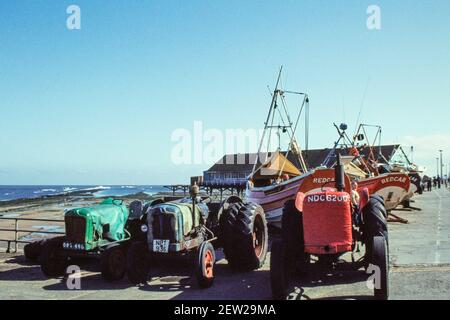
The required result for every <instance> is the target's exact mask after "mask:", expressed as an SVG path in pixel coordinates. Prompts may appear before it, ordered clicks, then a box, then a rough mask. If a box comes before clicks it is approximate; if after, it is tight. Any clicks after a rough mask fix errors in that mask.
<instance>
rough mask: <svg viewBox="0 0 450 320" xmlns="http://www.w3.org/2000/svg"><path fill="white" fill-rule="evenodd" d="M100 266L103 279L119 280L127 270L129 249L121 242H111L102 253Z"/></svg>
mask: <svg viewBox="0 0 450 320" xmlns="http://www.w3.org/2000/svg"><path fill="white" fill-rule="evenodd" d="M100 268H101V272H102V277H103V279H105V280H107V281H117V280H120V279H122V278H123V276H124V275H125V272H126V271H127V250H126V247H125V246H124V245H121V244H119V243H113V244H110V245H109V246H107V247H106V248H105V250H104V251H102V252H101V254H100Z"/></svg>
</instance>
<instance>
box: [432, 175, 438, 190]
mask: <svg viewBox="0 0 450 320" xmlns="http://www.w3.org/2000/svg"><path fill="white" fill-rule="evenodd" d="M436 186H437V179H436V177H433V188H434V189H436Z"/></svg>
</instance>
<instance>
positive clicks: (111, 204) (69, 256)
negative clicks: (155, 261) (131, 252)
mask: <svg viewBox="0 0 450 320" xmlns="http://www.w3.org/2000/svg"><path fill="white" fill-rule="evenodd" d="M152 204H153V203H148V204H147V205H146V207H150V206H151V205H152ZM141 210H142V208H140V202H139V203H138V202H132V203H131V204H130V208H129V209H128V208H127V206H126V205H125V204H124V203H123V201H122V200H116V199H111V198H109V199H106V200H104V201H103V202H101V203H100V204H98V205H95V206H92V207H84V208H76V209H71V210H69V211H67V212H66V213H65V215H64V221H65V229H66V232H65V235H64V236H61V237H55V238H51V239H48V240H46V241H45V242H43V244H42V248H41V250H40V251H41V252H40V254H39V258H38V259H39V262H40V265H41V269H42V271H43V273H44V274H45V275H46V276H49V277H55V276H61V275H64V273H65V271H66V267H67V266H68V265H69V264H70V261H71V260H74V259H76V258H87V257H97V258H100V266H101V273H102V276H103V278H104V279H106V280H109V281H113V280H120V279H122V278H123V276H124V274H125V272H126V255H127V250H128V247H129V245H130V243H131V242H132V241H139V240H142V239H143V236H145V233H144V232H142V231H141V228H140V226H141V225H142V224H143V222H142V221H141V220H140V218H141V217H140V215H139V214H136V212H140V211H141Z"/></svg>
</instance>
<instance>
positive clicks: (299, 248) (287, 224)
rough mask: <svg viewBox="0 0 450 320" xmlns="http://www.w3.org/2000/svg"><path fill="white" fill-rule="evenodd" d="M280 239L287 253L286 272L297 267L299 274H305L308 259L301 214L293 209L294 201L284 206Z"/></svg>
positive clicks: (289, 201) (287, 202)
mask: <svg viewBox="0 0 450 320" xmlns="http://www.w3.org/2000/svg"><path fill="white" fill-rule="evenodd" d="M281 237H282V239H283V241H284V243H285V247H286V251H287V252H288V255H287V260H286V263H287V264H288V266H287V270H288V271H289V272H291V271H293V270H294V269H296V267H297V269H299V270H298V271H299V272H300V273H304V272H306V268H307V265H308V262H309V259H310V257H309V255H308V254H306V253H305V240H304V237H303V219H302V213H301V212H300V211H299V210H298V209H297V208H296V207H295V201H294V200H288V201H286V203H285V204H284V208H283V216H282V220H281Z"/></svg>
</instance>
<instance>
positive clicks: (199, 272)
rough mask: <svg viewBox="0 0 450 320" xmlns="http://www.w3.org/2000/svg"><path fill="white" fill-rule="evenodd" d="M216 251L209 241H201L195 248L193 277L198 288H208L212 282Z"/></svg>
mask: <svg viewBox="0 0 450 320" xmlns="http://www.w3.org/2000/svg"><path fill="white" fill-rule="evenodd" d="M215 262H216V253H215V251H214V247H213V245H212V244H211V243H210V242H203V243H202V244H201V245H200V247H199V248H198V250H197V259H196V265H195V277H196V278H197V282H198V285H199V286H200V288H209V287H211V286H212V284H213V282H214V264H215Z"/></svg>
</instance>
